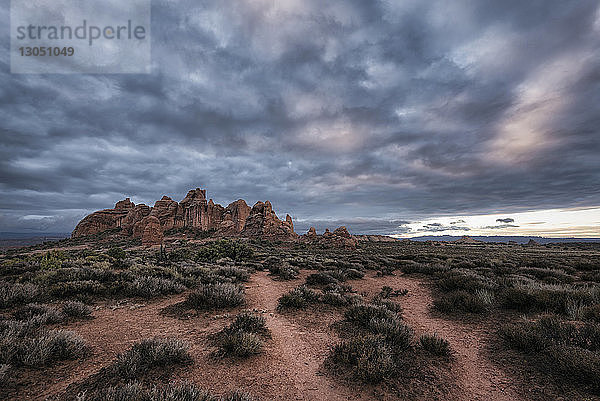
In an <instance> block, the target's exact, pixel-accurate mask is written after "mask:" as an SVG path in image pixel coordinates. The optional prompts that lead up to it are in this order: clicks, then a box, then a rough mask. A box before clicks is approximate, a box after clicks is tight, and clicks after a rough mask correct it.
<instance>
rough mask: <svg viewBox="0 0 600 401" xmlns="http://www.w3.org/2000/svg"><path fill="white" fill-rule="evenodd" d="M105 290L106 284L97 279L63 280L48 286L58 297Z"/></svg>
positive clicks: (90, 293) (51, 292)
mask: <svg viewBox="0 0 600 401" xmlns="http://www.w3.org/2000/svg"><path fill="white" fill-rule="evenodd" d="M105 292H106V286H105V285H103V284H102V283H100V282H99V281H96V280H84V281H67V282H61V283H57V284H53V285H52V286H50V287H49V288H48V293H49V294H50V295H52V296H54V297H58V298H68V297H73V296H76V295H89V296H92V295H100V294H103V293H105Z"/></svg>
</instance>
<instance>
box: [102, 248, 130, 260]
mask: <svg viewBox="0 0 600 401" xmlns="http://www.w3.org/2000/svg"><path fill="white" fill-rule="evenodd" d="M106 254H107V255H108V256H110V257H111V258H113V259H115V260H116V261H121V260H123V259H125V257H126V256H127V253H125V251H124V250H123V249H122V248H119V247H118V246H115V247H112V248H110V249H109V250H108V251H107V252H106Z"/></svg>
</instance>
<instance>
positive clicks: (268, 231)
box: [241, 201, 298, 241]
mask: <svg viewBox="0 0 600 401" xmlns="http://www.w3.org/2000/svg"><path fill="white" fill-rule="evenodd" d="M241 236H242V237H260V238H264V239H270V240H283V241H290V240H295V239H297V238H298V234H296V233H295V232H294V224H293V223H292V218H291V217H290V216H289V215H288V216H287V218H286V221H281V220H279V218H278V217H277V215H276V214H275V212H274V211H273V206H272V205H271V202H269V201H266V202H264V203H263V202H256V204H255V205H254V206H252V210H250V214H249V215H248V218H247V219H246V224H245V226H244V229H243V230H242V232H241Z"/></svg>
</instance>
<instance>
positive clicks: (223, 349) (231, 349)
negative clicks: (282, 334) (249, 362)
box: [219, 330, 262, 358]
mask: <svg viewBox="0 0 600 401" xmlns="http://www.w3.org/2000/svg"><path fill="white" fill-rule="evenodd" d="M219 350H220V353H221V354H222V355H228V356H237V357H240V358H245V357H248V356H251V355H256V354H260V353H261V351H262V341H261V339H260V337H259V336H258V335H256V334H255V333H248V332H246V331H243V330H237V331H233V332H224V333H223V334H222V336H221V338H220V339H219Z"/></svg>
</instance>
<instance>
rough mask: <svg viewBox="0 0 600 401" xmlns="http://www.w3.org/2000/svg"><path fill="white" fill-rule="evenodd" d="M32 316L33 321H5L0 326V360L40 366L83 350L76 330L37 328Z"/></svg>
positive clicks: (37, 325) (83, 347) (85, 349)
mask: <svg viewBox="0 0 600 401" xmlns="http://www.w3.org/2000/svg"><path fill="white" fill-rule="evenodd" d="M36 318H37V317H34V318H33V322H31V321H27V322H14V321H13V322H12V323H11V322H5V323H4V324H3V326H2V327H0V363H4V364H12V365H17V366H18V365H24V366H32V367H41V366H46V365H50V364H52V363H53V362H55V361H61V360H66V359H75V358H79V357H81V356H84V355H85V354H86V353H87V351H88V348H87V347H86V345H85V342H84V341H83V339H82V338H81V337H79V336H78V335H77V334H75V333H73V332H70V331H64V330H44V329H41V328H40V327H39V322H36Z"/></svg>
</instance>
